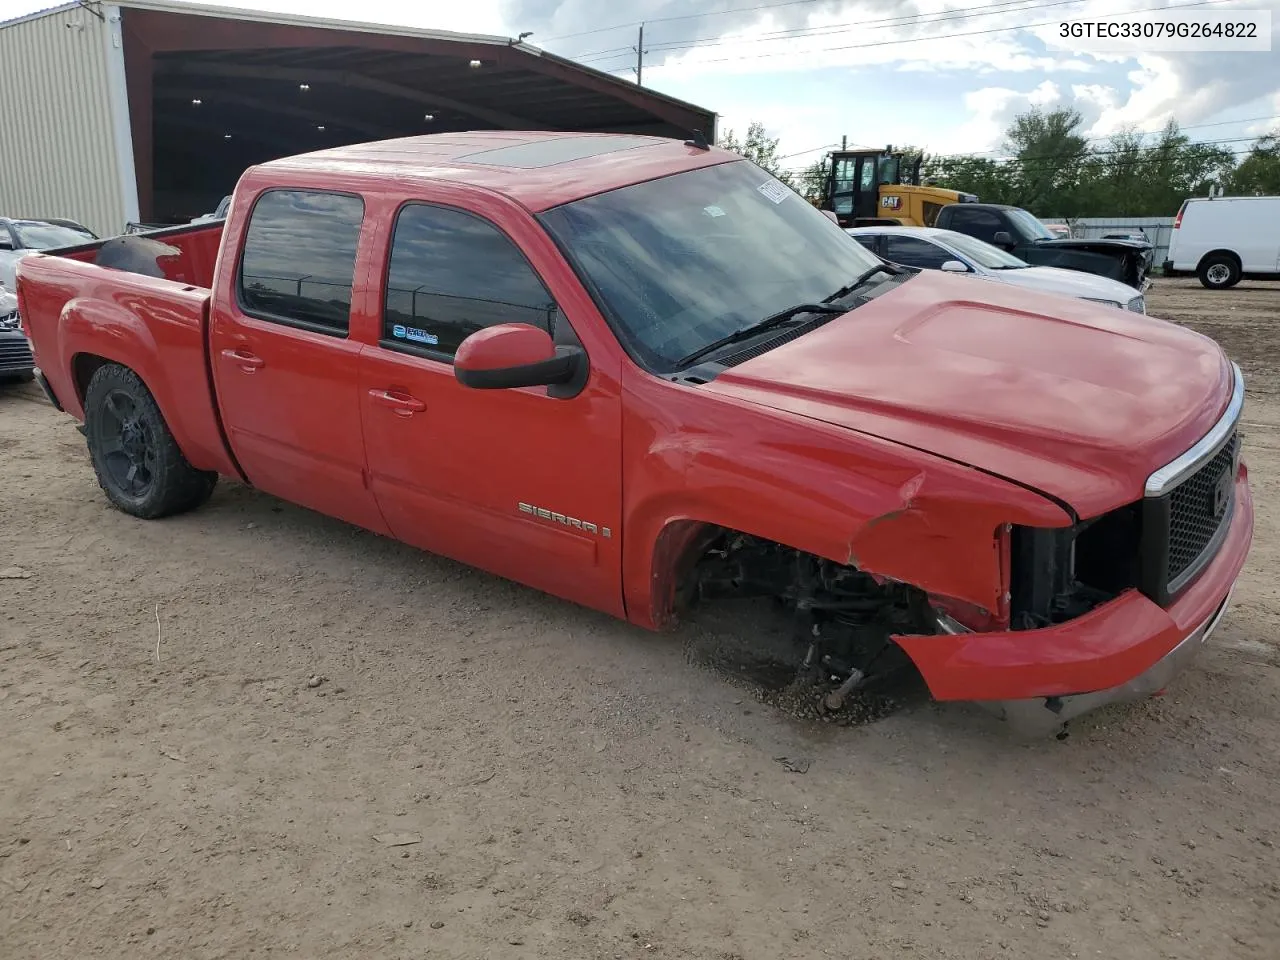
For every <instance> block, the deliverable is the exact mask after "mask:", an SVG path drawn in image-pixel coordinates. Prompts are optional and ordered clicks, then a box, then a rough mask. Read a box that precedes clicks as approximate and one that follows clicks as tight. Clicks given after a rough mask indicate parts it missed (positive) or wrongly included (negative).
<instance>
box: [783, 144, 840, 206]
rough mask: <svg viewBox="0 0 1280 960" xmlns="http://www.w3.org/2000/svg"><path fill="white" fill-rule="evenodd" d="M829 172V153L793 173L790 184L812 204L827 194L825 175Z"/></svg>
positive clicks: (817, 202) (815, 203) (818, 201)
mask: <svg viewBox="0 0 1280 960" xmlns="http://www.w3.org/2000/svg"><path fill="white" fill-rule="evenodd" d="M830 173H831V154H829V153H826V154H823V155H822V156H821V157H819V158H818V159H817V160H815V161H813V163H811V164H809V166H807V167H805V168H804V169H803V170H801V171H800V172H799V173H797V174H794V180H793V182H792V184H791V185H792V186H793V187H795V188H796V190H797V191H798V192H799V193H800V196H802V197H804V198H805V199H806V200H808V201H809V202H810V203H812V204H813V205H814V206H817V205H818V204H820V203H821V202H822V200H823V199H824V198H825V197H826V194H827V177H828V176H829V175H830Z"/></svg>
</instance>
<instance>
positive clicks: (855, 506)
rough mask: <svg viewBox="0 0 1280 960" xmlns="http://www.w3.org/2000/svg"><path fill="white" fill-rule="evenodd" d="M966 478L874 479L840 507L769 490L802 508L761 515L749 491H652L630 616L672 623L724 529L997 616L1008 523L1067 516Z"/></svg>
mask: <svg viewBox="0 0 1280 960" xmlns="http://www.w3.org/2000/svg"><path fill="white" fill-rule="evenodd" d="M957 469H960V470H963V469H964V468H957ZM964 474H971V475H972V476H966V475H963V474H962V475H960V476H959V478H957V475H956V474H953V473H952V472H951V471H948V470H945V469H939V470H937V471H935V472H929V471H923V470H922V471H919V472H916V473H914V474H913V475H910V476H907V477H906V479H905V480H901V481H900V482H889V483H880V484H867V485H866V486H864V495H863V496H860V497H854V498H850V499H849V500H848V501H847V502H845V503H842V504H838V503H835V502H834V501H829V502H828V503H826V504H821V503H820V502H819V501H820V500H821V499H822V497H821V496H820V495H818V494H816V493H815V491H814V490H812V489H810V490H809V491H801V490H796V489H794V488H792V489H786V488H785V487H784V486H782V485H778V486H776V487H773V488H772V489H771V490H765V491H762V493H763V494H764V501H765V502H767V503H769V504H770V505H775V504H780V503H787V504H795V507H794V508H793V509H792V510H786V511H782V510H778V509H776V508H772V509H768V510H764V511H760V510H756V509H754V504H752V503H751V502H750V500H751V499H752V498H750V497H742V498H738V497H735V496H734V495H733V494H734V491H726V490H719V491H717V495H716V496H715V497H714V498H712V497H677V498H655V500H654V501H653V502H651V503H648V504H645V505H643V506H641V507H639V508H637V509H632V510H629V511H628V515H627V519H626V526H625V529H626V539H625V541H624V556H623V564H624V577H623V580H624V584H625V588H626V606H627V612H628V617H629V619H631V620H632V622H634V623H637V624H639V625H641V626H644V627H647V628H649V629H653V630H661V629H664V628H666V627H669V626H671V625H672V624H673V623H674V622H675V620H676V616H677V613H678V611H679V609H680V607H681V605H682V599H683V597H684V595H685V591H686V588H687V587H688V586H689V577H690V574H691V573H692V571H693V569H694V568H695V567H696V565H697V562H698V561H699V560H700V559H701V557H702V556H703V555H704V554H705V553H706V550H707V548H708V547H709V546H710V545H711V544H712V543H713V542H714V541H715V539H716V538H717V537H718V536H719V535H721V534H722V533H740V534H745V535H747V536H751V537H756V538H758V539H761V540H767V541H769V542H772V543H774V544H777V545H779V546H783V547H786V548H788V549H793V550H798V551H800V552H802V553H808V554H812V555H814V556H816V557H821V558H824V559H827V560H831V561H832V562H835V563H838V564H842V565H846V566H852V567H856V568H858V569H859V570H862V571H863V572H865V573H870V574H873V575H876V576H882V577H884V578H886V579H890V580H899V581H902V582H904V583H908V584H911V585H912V586H915V587H918V588H920V589H921V590H923V591H925V592H926V593H929V594H933V595H936V596H940V597H945V598H947V599H949V600H956V601H960V602H962V603H966V604H970V605H972V606H974V607H976V608H980V609H983V610H986V611H989V612H991V613H992V614H993V615H996V616H999V615H1001V614H1002V613H1003V612H1004V607H1005V606H1006V605H1007V596H1006V590H1007V587H1008V582H1007V581H1008V575H1007V555H1006V553H1004V552H1003V551H1005V550H1006V549H1007V545H1005V544H1004V543H1003V540H1004V538H1003V532H1004V530H1005V529H1006V524H1009V523H1018V522H1029V523H1035V524H1038V525H1044V526H1056V525H1064V524H1065V523H1067V522H1069V518H1068V517H1067V516H1066V514H1065V513H1063V512H1062V511H1061V510H1060V508H1058V507H1057V506H1056V505H1054V504H1052V503H1050V502H1049V501H1048V500H1045V499H1041V498H1039V497H1038V496H1037V495H1036V494H1034V493H1032V492H1031V491H1029V490H1026V489H1024V488H1021V487H1016V486H1014V485H1012V484H1008V483H1005V482H1003V481H1000V480H998V479H996V478H994V477H989V476H986V475H984V474H978V473H976V471H971V470H965V471H964ZM895 479H896V478H895ZM957 479H958V480H959V482H957ZM975 485H977V486H980V487H986V488H987V495H986V496H983V495H982V494H981V493H980V492H979V491H978V490H975V489H974V486H975ZM739 492H741V493H746V491H739ZM993 493H994V496H992V494H993ZM735 501H736V502H737V503H739V504H744V505H745V508H744V507H743V506H735V505H734V504H735Z"/></svg>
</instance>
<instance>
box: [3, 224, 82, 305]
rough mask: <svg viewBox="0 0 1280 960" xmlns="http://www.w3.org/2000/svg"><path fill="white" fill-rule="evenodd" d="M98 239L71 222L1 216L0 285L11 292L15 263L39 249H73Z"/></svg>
mask: <svg viewBox="0 0 1280 960" xmlns="http://www.w3.org/2000/svg"><path fill="white" fill-rule="evenodd" d="M97 239H98V237H97V235H96V234H94V232H93V231H92V230H90V229H89V228H88V227H85V226H82V225H81V224H78V223H76V222H75V221H74V220H57V219H53V220H25V219H20V218H17V217H0V284H4V285H5V286H6V287H8V288H9V290H10V291H12V290H13V289H14V269H15V268H16V267H17V264H18V261H19V260H21V259H22V258H23V257H25V256H28V255H29V254H32V253H35V252H36V251H38V250H53V249H56V248H58V247H74V246H76V245H77V244H80V243H91V242H93V241H94V240H97Z"/></svg>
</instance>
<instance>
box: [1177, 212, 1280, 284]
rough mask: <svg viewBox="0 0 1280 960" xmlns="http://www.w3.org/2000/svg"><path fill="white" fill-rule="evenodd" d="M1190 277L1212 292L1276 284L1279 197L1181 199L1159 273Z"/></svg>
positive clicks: (1279, 270)
mask: <svg viewBox="0 0 1280 960" xmlns="http://www.w3.org/2000/svg"><path fill="white" fill-rule="evenodd" d="M1192 273H1194V274H1195V275H1196V276H1198V277H1199V278H1200V282H1201V283H1202V284H1204V286H1206V287H1208V288H1209V289H1211V290H1225V289H1226V288H1227V287H1234V286H1235V285H1236V284H1237V283H1239V282H1240V280H1241V279H1248V280H1280V197H1197V198H1196V199H1193V200H1183V201H1182V208H1181V209H1180V210H1179V211H1178V218H1177V219H1176V220H1174V222H1173V238H1172V239H1171V240H1170V241H1169V259H1167V260H1165V262H1164V274H1165V276H1166V277H1176V276H1180V275H1187V274H1192Z"/></svg>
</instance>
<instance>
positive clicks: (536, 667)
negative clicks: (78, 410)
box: [0, 281, 1280, 960]
mask: <svg viewBox="0 0 1280 960" xmlns="http://www.w3.org/2000/svg"><path fill="white" fill-rule="evenodd" d="M1150 301H1151V312H1152V313H1153V314H1156V315H1159V316H1164V317H1168V318H1170V319H1174V320H1177V321H1180V322H1185V323H1188V324H1190V325H1193V326H1195V327H1196V328H1197V329H1199V330H1201V331H1203V332H1205V333H1208V334H1210V335H1212V336H1214V337H1216V338H1217V339H1219V340H1220V341H1221V342H1222V343H1223V345H1224V346H1225V347H1226V348H1227V350H1228V351H1229V352H1230V353H1231V354H1232V356H1233V357H1234V358H1235V359H1237V360H1238V361H1239V362H1240V363H1241V364H1242V366H1243V367H1244V369H1245V371H1246V373H1247V374H1248V375H1249V377H1250V381H1249V390H1250V398H1249V399H1250V402H1249V405H1248V407H1247V408H1246V412H1245V419H1246V422H1247V431H1246V433H1247V436H1246V457H1247V459H1248V462H1249V464H1250V468H1251V471H1252V479H1253V484H1254V490H1255V494H1256V497H1257V500H1258V510H1259V512H1258V518H1257V528H1256V539H1255V546H1254V550H1253V554H1252V557H1251V560H1250V562H1249V565H1248V568H1247V570H1246V572H1245V574H1244V577H1243V580H1242V582H1241V584H1240V587H1239V589H1238V591H1237V599H1236V602H1235V605H1234V608H1233V610H1232V612H1231V613H1230V614H1229V616H1228V618H1227V619H1226V621H1224V624H1223V626H1222V628H1221V629H1220V631H1219V632H1218V633H1217V634H1216V635H1215V639H1214V640H1213V641H1212V643H1211V645H1210V647H1209V648H1208V649H1207V650H1206V651H1205V653H1204V655H1203V656H1202V658H1201V659H1200V661H1199V662H1198V663H1197V664H1196V665H1195V666H1194V667H1193V668H1192V669H1191V670H1190V671H1189V672H1187V673H1186V674H1184V675H1183V676H1181V677H1180V678H1179V679H1178V681H1177V682H1176V684H1175V685H1174V686H1173V687H1171V688H1170V690H1169V691H1168V693H1167V694H1166V695H1165V696H1164V697H1161V698H1154V699H1152V700H1150V701H1148V702H1145V703H1142V704H1139V705H1137V706H1135V707H1131V708H1124V709H1113V710H1109V711H1104V712H1102V713H1100V714H1098V715H1096V716H1094V717H1092V718H1090V719H1087V720H1085V721H1083V722H1079V723H1077V724H1075V725H1073V728H1072V731H1071V735H1070V736H1069V737H1068V738H1067V739H1065V740H1061V741H1059V740H1053V739H1050V740H1048V741H1046V742H1035V743H1026V742H1019V741H1015V740H1013V739H1011V738H1010V736H1009V735H1008V734H1007V733H1006V731H1005V730H1004V728H1003V727H1001V726H1000V725H999V724H998V723H997V722H996V721H994V720H992V719H991V718H989V717H988V716H987V715H986V714H984V713H982V712H980V711H979V710H977V709H976V708H973V707H969V706H954V705H952V706H941V705H936V704H930V703H922V704H919V705H915V706H912V707H910V708H908V709H905V710H902V711H900V712H897V713H895V714H893V715H891V716H889V717H887V718H885V719H883V720H880V721H879V722H875V723H870V724H867V725H864V726H859V727H841V726H834V725H826V724H822V723H819V722H813V721H805V720H800V719H796V718H795V717H793V716H791V715H789V714H787V713H784V712H781V711H779V710H778V709H776V708H774V707H772V706H769V705H768V704H766V703H762V702H761V699H760V692H759V691H758V690H755V689H754V688H753V687H752V686H751V685H750V684H749V683H745V682H735V681H732V680H731V678H728V677H726V676H725V675H724V674H723V673H722V672H719V671H717V670H715V669H710V668H706V667H704V666H701V665H700V664H699V663H698V662H697V661H698V658H697V657H696V656H693V655H691V651H696V650H697V649H698V645H699V643H700V640H699V638H698V636H697V635H696V634H695V633H692V632H691V629H692V628H687V629H685V630H683V631H681V632H679V633H677V634H675V635H672V636H660V637H655V636H653V635H650V634H647V633H643V632H641V631H638V630H635V629H632V628H630V627H628V626H627V625H625V624H622V623H618V622H614V621H612V620H610V619H608V618H606V617H603V616H599V615H596V614H593V613H590V612H586V611H583V610H582V609H579V608H576V607H574V606H571V605H569V604H567V603H562V602H560V601H557V600H554V599H551V598H549V597H546V596H543V595H541V594H538V593H535V592H533V591H531V590H527V589H524V588H522V587H519V586H516V585H513V584H510V583H507V582H504V581H500V580H497V579H494V578H492V577H489V576H486V575H484V574H481V573H477V572H475V571H472V570H468V569H465V568H463V567H460V566H458V565H456V564H453V563H450V562H447V561H444V560H441V559H438V558H435V557H432V556H429V555H425V554H422V553H418V552H416V551H414V550H411V549H408V548H406V547H402V546H400V545H397V544H395V543H393V542H390V541H388V540H385V539H381V538H378V537H375V536H371V535H369V534H366V533H363V532H360V531H358V530H355V529H352V528H350V527H347V526H344V525H342V524H340V523H336V522H333V521H330V520H328V519H326V518H323V517H320V516H316V515H314V514H311V513H308V512H306V511H303V510H300V509H296V508H294V507H291V506H289V505H287V504H283V503H280V502H278V501H276V500H273V499H271V498H269V497H266V496H262V495H259V494H256V493H254V492H251V491H249V490H246V489H244V488H240V487H237V486H233V485H227V484H224V485H221V486H220V487H219V490H218V492H217V493H216V494H215V496H214V498H213V501H212V502H211V504H210V505H209V506H208V507H207V508H205V509H202V510H200V511H198V512H196V513H194V514H191V515H189V516H185V517H181V518H178V519H174V520H170V521H164V522H158V523H144V522H140V521H137V520H132V519H130V518H128V517H125V516H123V515H122V514H119V513H116V512H114V511H112V510H111V509H109V508H108V507H107V505H106V501H105V500H104V498H103V497H102V496H101V495H100V493H99V491H98V489H97V487H96V485H95V482H94V479H93V475H92V473H91V471H90V468H89V465H88V463H87V458H86V454H85V450H84V443H83V440H82V438H81V436H80V434H79V433H77V432H76V430H75V427H74V425H73V423H72V422H71V421H70V420H69V419H68V418H66V417H64V416H62V415H60V414H58V413H56V412H55V411H54V410H53V409H52V408H51V407H49V406H48V405H47V404H45V403H44V402H43V400H42V398H41V397H40V395H39V394H38V392H36V391H35V390H34V389H31V388H29V387H24V388H21V389H18V390H12V389H10V390H6V391H3V392H0V571H3V570H5V569H6V568H13V567H16V568H19V569H18V571H13V570H9V571H8V576H9V577H10V578H5V579H0V957H2V958H3V960H27V958H38V960H55V958H84V957H103V956H105V957H127V958H134V957H165V958H179V957H180V958H184V960H203V958H214V957H219V958H236V960H244V958H246V957H250V956H273V957H299V958H330V957H333V958H339V957H340V958H372V957H377V958H388V960H400V958H406V960H407V958H415V960H416V958H424V957H440V958H482V957H483V958H489V957H493V958H506V957H510V958H531V957H545V958H570V960H576V958H592V960H596V958H605V960H608V958H611V957H612V958H632V957H636V958H640V957H649V956H655V957H691V958H706V960H731V958H737V960H757V958H758V960H778V958H792V957H796V958H801V957H803V958H809V957H828V956H829V957H840V958H855V960H870V958H928V960H948V958H955V960H971V958H972V960H989V958H1001V957H1010V958H1026V957H1036V958H1041V960H1053V958H1076V957H1078V958H1102V957H1105V958H1107V960H1113V958H1146V957H1152V958H1194V960H1204V958H1213V960H1219V958H1258V960H1275V958H1276V957H1277V956H1280V946H1277V945H1278V944H1280V851H1278V850H1277V849H1276V848H1277V844H1280V807H1278V805H1277V802H1276V789H1277V783H1280V594H1278V592H1277V586H1276V579H1275V571H1276V570H1277V569H1280V563H1278V558H1277V551H1278V550H1280V538H1278V537H1277V535H1276V534H1277V530H1276V527H1277V524H1280V471H1277V469H1276V468H1277V465H1278V464H1280V396H1277V393H1278V392H1280V372H1278V370H1280V367H1278V366H1277V361H1280V332H1277V331H1276V330H1275V326H1276V325H1277V324H1280V285H1271V286H1266V285H1262V284H1256V285H1255V284H1243V285H1241V286H1240V287H1238V288H1237V289H1235V290H1232V291H1228V292H1219V293H1209V292H1207V291H1204V290H1202V289H1201V288H1200V287H1199V285H1198V284H1195V283H1194V281H1192V282H1190V283H1187V282H1174V281H1158V282H1157V286H1156V288H1155V289H1154V290H1153V291H1152V293H1151V295H1150ZM18 573H21V574H25V577H19V578H17V579H13V578H12V577H13V576H14V575H15V574H18ZM0 576H2V575H0ZM313 676H316V677H320V678H323V680H322V681H321V682H319V684H318V685H317V686H311V685H309V683H308V680H309V678H311V677H313ZM778 758H787V759H788V760H790V761H792V762H791V763H790V767H791V768H792V769H788V765H787V764H784V763H782V762H780V760H779V759H778ZM802 770H803V771H804V772H798V771H802ZM401 840H414V841H416V842H413V843H409V844H407V845H395V844H396V843H398V842H399V841H401Z"/></svg>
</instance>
